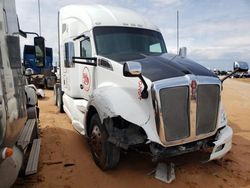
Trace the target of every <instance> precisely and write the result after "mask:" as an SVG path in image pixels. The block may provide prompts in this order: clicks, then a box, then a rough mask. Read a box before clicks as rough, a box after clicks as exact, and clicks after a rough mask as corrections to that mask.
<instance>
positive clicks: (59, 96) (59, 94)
mask: <svg viewBox="0 0 250 188" xmlns="http://www.w3.org/2000/svg"><path fill="white" fill-rule="evenodd" d="M62 95H63V93H62V91H61V88H60V87H58V88H57V107H58V109H59V112H61V113H63V112H64V110H63V100H62Z"/></svg>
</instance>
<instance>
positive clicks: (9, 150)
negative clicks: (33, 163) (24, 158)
mask: <svg viewBox="0 0 250 188" xmlns="http://www.w3.org/2000/svg"><path fill="white" fill-rule="evenodd" d="M12 154H13V149H12V148H7V147H6V148H4V149H3V152H2V159H6V158H8V157H10V156H11V155H12Z"/></svg>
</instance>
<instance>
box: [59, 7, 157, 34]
mask: <svg viewBox="0 0 250 188" xmlns="http://www.w3.org/2000/svg"><path fill="white" fill-rule="evenodd" d="M59 14H60V18H61V19H62V20H67V19H70V18H72V14H74V19H77V20H78V21H80V22H82V24H84V25H85V27H86V29H87V30H91V29H93V28H94V27H96V26H125V27H138V28H144V29H150V30H155V31H159V29H158V27H156V26H155V25H153V24H152V23H151V22H149V21H148V20H147V19H145V18H143V17H142V16H140V15H139V14H137V13H135V12H133V11H131V10H128V9H124V8H120V7H114V6H107V5H105V6H104V5H99V4H93V5H68V6H65V7H63V8H61V9H60V11H59Z"/></svg>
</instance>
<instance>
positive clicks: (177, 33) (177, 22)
mask: <svg viewBox="0 0 250 188" xmlns="http://www.w3.org/2000/svg"><path fill="white" fill-rule="evenodd" d="M176 16H177V41H176V42H177V54H178V53H179V10H177V15H176Z"/></svg>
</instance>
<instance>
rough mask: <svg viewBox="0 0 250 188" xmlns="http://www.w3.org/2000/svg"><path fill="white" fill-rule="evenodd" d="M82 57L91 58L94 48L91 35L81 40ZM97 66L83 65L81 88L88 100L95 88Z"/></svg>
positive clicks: (83, 95)
mask: <svg viewBox="0 0 250 188" xmlns="http://www.w3.org/2000/svg"><path fill="white" fill-rule="evenodd" d="M80 57H81V58H91V57H93V56H92V48H91V41H90V38H89V37H86V38H84V39H82V40H80ZM94 70H95V66H93V65H87V64H84V65H81V73H80V78H79V79H80V89H81V93H82V97H83V98H84V99H86V100H89V97H90V95H91V94H92V92H93V89H94V88H95V79H94V78H95V72H94Z"/></svg>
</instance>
